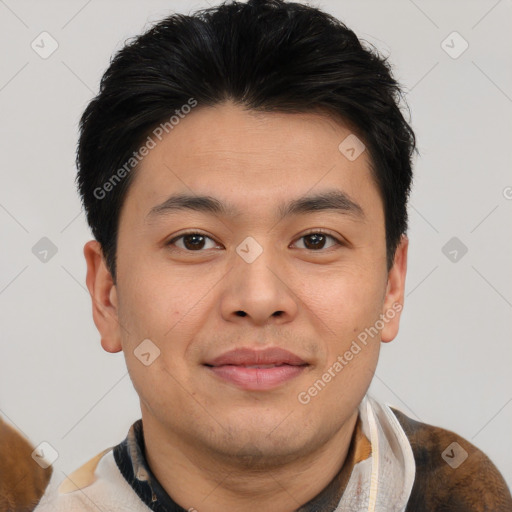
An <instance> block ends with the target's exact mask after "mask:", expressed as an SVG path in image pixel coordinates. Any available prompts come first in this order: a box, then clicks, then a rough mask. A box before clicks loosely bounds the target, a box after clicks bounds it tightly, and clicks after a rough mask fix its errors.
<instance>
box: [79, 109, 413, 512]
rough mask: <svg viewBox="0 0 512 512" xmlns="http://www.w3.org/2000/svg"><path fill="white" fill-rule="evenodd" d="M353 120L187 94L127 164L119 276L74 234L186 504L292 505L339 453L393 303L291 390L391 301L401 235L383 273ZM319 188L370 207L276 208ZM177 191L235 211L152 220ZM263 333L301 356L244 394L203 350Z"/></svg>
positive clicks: (401, 262) (331, 468)
mask: <svg viewBox="0 0 512 512" xmlns="http://www.w3.org/2000/svg"><path fill="white" fill-rule="evenodd" d="M350 133H352V131H351V130H350V129H349V127H348V126H347V125H342V124H341V122H339V121H338V122H337V121H335V120H334V119H332V118H330V117H329V116H328V115H326V114H322V113H307V114H296V113H294V114H288V113H286V114H281V113H256V112H254V111H246V110H244V109H243V108H242V107H240V106H237V105H234V104H233V103H230V102H226V103H223V104H220V105H217V106H215V107H197V108H196V109H194V110H193V111H192V112H191V113H190V114H188V115H187V116H186V117H185V118H184V119H183V120H181V121H180V123H179V125H177V126H176V127H175V128H174V129H173V131H171V132H170V133H169V134H167V135H165V137H164V138H163V140H162V141H161V142H159V143H158V144H157V146H156V147H155V148H154V149H152V150H151V151H150V152H149V154H148V155H147V156H146V157H145V158H144V159H143V161H142V162H141V165H140V167H139V168H138V169H137V171H136V172H137V174H136V175H135V176H134V178H135V180H134V182H133V183H132V185H131V188H130V189H129V191H128V194H127V196H126V199H125V202H124V204H123V207H122V211H121V214H120V229H119V235H118V248H117V283H116V284H115V285H114V283H113V281H112V277H111V275H110V273H109V272H108V270H107V267H106V264H105V260H104V258H103V256H102V252H101V248H100V246H99V244H98V242H96V241H94V240H91V241H89V242H87V244H85V247H84V255H85V258H86V261H87V286H88V289H89V292H90V294H91V297H92V299H93V300H92V303H93V316H94V321H95V324H96V326H97V328H98V330H99V332H100V334H101V344H102V346H103V348H104V349H105V350H106V351H107V352H119V351H120V350H123V352H124V356H125V359H126V364H127V367H128V370H129V373H130V377H131V379H132V382H133V385H134V387H135V389H136V391H137V393H138V394H139V397H140V405H141V412H142V420H143V425H144V438H145V443H146V456H147V458H148V462H149V464H150V467H151V468H152V470H153V471H154V473H155V476H156V477H157V479H158V480H159V481H160V483H161V484H162V486H163V487H164V488H165V489H166V491H167V492H168V493H169V495H170V496H171V497H172V498H173V499H174V500H175V501H176V502H177V503H179V504H180V505H181V506H182V507H183V508H185V509H186V510H188V509H189V508H195V509H197V510H198V511H199V512H218V511H235V510H237V511H238V510H247V511H249V512H251V511H256V510H257V511H261V510H274V511H282V512H287V511H293V510H296V509H297V508H299V507H300V506H301V505H302V504H304V503H306V502H307V501H309V500H310V499H312V498H313V497H315V496H316V495H317V494H318V493H319V492H321V491H322V489H324V488H325V487H326V486H327V484H328V483H329V482H330V481H331V479H332V478H333V477H334V475H335V474H336V473H337V472H338V471H339V469H340V467H341V466H342V465H343V463H344V461H345V458H346V454H347V451H348V448H349V443H350V437H351V434H352V432H353V429H354V425H355V421H356V419H357V407H358V405H359V404H360V402H361V400H362V398H363V397H364V395H365V393H366V391H367V389H368V387H369V385H370V383H371V380H372V377H373V374H374V372H375V368H376V365H377V361H378V356H379V350H380V342H381V341H382V342H389V341H391V340H393V339H394V338H395V336H396V335H397V332H398V328H399V319H400V313H399V312H397V313H396V315H394V318H393V319H390V320H389V321H387V322H386V323H385V325H384V327H383V328H382V330H381V331H380V334H379V335H377V336H375V337H373V338H369V341H368V343H367V345H366V346H364V347H363V348H362V350H361V351H360V352H359V353H358V354H357V355H355V356H354V357H353V359H352V360H351V361H350V362H348V364H347V365H346V366H345V367H344V368H343V370H342V371H340V372H338V373H337V374H336V377H335V378H332V379H331V381H330V382H329V383H328V384H327V385H326V386H325V387H324V388H323V389H322V390H321V391H320V392H318V394H317V395H316V396H314V397H313V398H311V401H310V402H309V403H307V404H302V403H300V402H299V401H298V399H297V397H298V395H299V393H300V392H304V391H307V390H308V389H309V388H310V387H311V386H312V384H313V383H314V382H315V381H317V380H318V379H319V378H321V377H322V375H323V374H324V373H325V372H326V371H327V369H328V368H329V367H332V365H333V363H334V362H335V361H336V360H337V357H338V356H339V355H343V354H344V353H345V352H346V351H347V350H348V349H349V347H350V345H351V343H352V341H353V340H354V339H356V337H357V335H358V334H359V333H360V332H362V331H363V330H364V329H365V328H367V327H370V326H373V325H374V324H375V322H376V321H377V320H378V319H379V318H380V317H379V315H386V313H387V312H388V311H389V310H390V309H392V306H393V304H395V305H396V304H403V299H404V287H405V275H406V268H407V247H408V240H407V238H406V237H405V236H404V237H402V241H401V243H400V245H399V247H398V249H397V251H396V254H395V260H394V265H393V267H392V268H391V270H390V271H389V272H388V271H387V268H386V245H385V228H384V211H383V203H382V200H381V197H380V195H379V192H378V189H377V187H376V184H375V182H374V180H373V178H372V176H371V173H370V168H369V154H368V152H367V151H364V152H363V153H362V154H361V155H360V156H359V157H358V158H357V159H356V160H354V161H350V160H348V159H347V158H346V157H345V156H344V155H343V154H342V153H341V152H340V151H339V149H338V145H339V144H340V142H341V141H343V139H345V137H347V136H348V135H349V134H350ZM327 189H337V190H342V191H343V192H345V193H346V194H348V195H349V196H350V198H351V199H352V200H353V201H354V202H357V203H358V204H359V205H360V206H361V208H362V209H363V211H364V219H361V218H356V217H354V216H351V215H347V214H346V213H345V214H340V213H339V212H333V211H318V212H314V213H306V214H301V215H297V216H294V217H290V218H285V219H283V220H281V221H279V222H277V221H276V208H277V205H278V204H280V203H281V202H283V201H287V200H291V199H294V198H297V197H299V196H302V195H303V194H306V193H311V192H319V191H323V190H327ZM176 192H183V193H193V194H205V195H210V196H214V197H216V198H218V199H219V200H221V201H223V202H229V203H232V204H233V205H234V206H236V207H237V208H238V209H240V214H239V215H238V216H236V217H232V218H231V217H228V216H222V217H217V216H215V215H213V214H207V213H202V212H194V211H180V212H174V213H172V214H169V215H167V216H161V217H160V218H154V219H153V220H147V218H146V216H147V214H148V212H149V211H150V210H151V208H153V207H154V206H155V205H158V204H160V203H162V202H163V201H165V199H166V198H167V197H168V196H169V195H170V194H172V193H176ZM104 200H108V198H106V199H104ZM316 228H318V229H323V230H326V231H328V234H329V235H330V236H331V235H332V236H334V237H335V238H337V239H338V240H339V241H340V242H341V243H342V245H337V244H336V242H335V240H334V239H331V238H329V237H327V238H325V239H324V241H323V245H322V241H321V243H320V244H319V247H320V248H315V247H316V246H315V245H314V244H315V243H316V242H315V240H311V238H308V237H306V238H303V237H304V235H305V234H307V233H308V232H311V231H312V232H315V229H316ZM188 230H197V231H199V232H200V233H201V234H203V235H205V236H208V237H210V238H205V239H204V243H203V245H200V246H199V248H196V249H194V246H193V245H192V243H193V242H194V240H192V243H190V238H189V239H188V244H187V243H185V242H186V239H183V238H182V239H179V240H177V241H176V242H175V243H174V246H166V243H168V242H169V241H170V240H172V239H174V238H175V237H177V236H179V235H180V234H182V233H184V232H185V231H188ZM248 236H251V237H253V238H254V239H255V240H256V241H257V242H258V244H259V245H260V246H261V247H262V248H263V252H262V254H261V255H260V256H259V257H258V258H257V259H256V260H255V261H254V262H252V263H247V262H246V261H245V260H244V259H242V258H241V257H240V256H239V255H238V253H237V252H236V248H237V246H239V245H240V244H241V242H242V241H243V240H244V239H245V238H246V237H248ZM238 311H243V312H245V315H240V314H237V312H238ZM278 311H280V312H281V313H280V314H275V313H276V312H278ZM147 338H149V339H150V340H151V341H152V342H153V343H154V344H155V345H156V346H157V347H158V348H159V350H160V356H159V357H157V358H156V359H155V360H154V361H153V363H152V364H150V365H149V366H146V365H144V364H142V363H141V361H140V360H139V359H138V358H137V357H136V356H135V355H134V350H135V349H136V348H137V346H138V345H139V344H140V343H141V342H142V340H144V339H147ZM268 346H279V347H282V348H285V349H287V350H290V351H292V352H294V353H295V354H297V355H298V356H299V357H301V358H302V359H303V360H305V361H306V362H307V363H309V366H308V367H307V368H306V370H305V371H303V372H302V373H301V374H300V375H298V376H297V377H295V378H293V379H291V380H289V381H287V382H284V383H282V384H280V385H279V386H278V387H276V388H274V389H272V390H266V391H261V390H258V391H248V390H243V389H241V388H239V387H238V386H236V385H234V384H231V383H228V382H225V381H222V380H221V379H219V378H218V377H217V376H216V375H212V374H211V372H210V371H209V370H208V369H207V368H206V367H205V366H204V365H203V363H204V362H205V361H206V360H208V359H211V358H213V357H216V356H218V355H220V354H222V353H224V352H226V351H228V350H231V349H233V348H235V347H251V348H257V349H260V348H264V347H268Z"/></svg>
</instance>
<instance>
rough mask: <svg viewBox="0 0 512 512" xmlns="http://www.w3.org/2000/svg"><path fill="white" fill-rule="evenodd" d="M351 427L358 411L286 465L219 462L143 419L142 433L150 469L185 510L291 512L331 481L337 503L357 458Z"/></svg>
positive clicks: (214, 457)
mask: <svg viewBox="0 0 512 512" xmlns="http://www.w3.org/2000/svg"><path fill="white" fill-rule="evenodd" d="M143 413H144V411H143ZM356 422H357V425H359V423H360V422H359V421H358V411H357V410H355V411H354V413H353V414H352V416H351V417H350V418H349V419H348V420H347V421H346V422H345V423H344V424H343V425H342V427H341V428H340V429H339V430H338V431H337V432H336V434H335V435H334V436H332V437H331V438H330V439H329V440H328V441H327V442H326V443H324V444H323V445H322V446H321V447H320V448H318V449H316V450H314V451H312V452H307V450H306V449H304V450H303V452H302V453H300V454H297V456H296V457H295V458H291V459H290V460H289V461H288V462H286V463H285V464H279V463H277V462H269V463H265V461H264V460H261V459H258V464H255V463H254V462H255V459H253V461H252V464H251V461H249V460H247V459H245V460H241V459H238V458H237V459H235V458H233V457H226V458H222V457H219V454H218V453H217V454H213V453H211V452H209V451H208V449H207V448H206V447H204V446H198V445H193V444H192V443H187V442H184V440H183V438H177V437H176V436H175V435H174V434H173V433H169V432H168V431H166V430H165V427H163V428H162V427H161V426H160V425H159V424H158V423H156V422H154V421H151V418H148V419H145V418H144V414H143V432H144V439H145V447H146V459H147V461H148V464H149V466H150V468H151V470H152V471H153V473H154V475H155V477H156V478H157V479H158V481H159V482H160V484H161V485H162V487H163V488H164V489H165V490H166V492H167V493H168V494H169V496H171V497H172V499H173V500H174V501H175V502H176V503H178V504H180V505H181V506H182V507H183V508H184V509H185V510H191V511H194V510H196V509H197V511H200V512H221V511H222V512H226V511H231V510H232V511H235V510H236V511H238V510H244V511H247V512H253V511H254V512H256V511H258V512H260V511H261V510H273V511H276V512H292V511H296V510H299V509H301V507H302V505H304V504H305V503H308V502H309V501H310V500H312V499H313V498H314V497H315V496H317V495H318V494H319V493H320V492H321V491H322V490H324V489H325V488H326V487H327V486H328V485H329V483H330V482H331V481H332V480H333V479H334V478H335V477H336V482H333V484H336V487H337V490H338V492H337V493H336V492H335V494H336V497H337V499H338V500H339V498H340V497H341V494H342V492H343V488H344V487H345V486H346V483H347V482H348V479H349V477H350V473H351V471H352V467H353V464H354V463H355V457H357V456H358V455H356V454H355V451H354V447H353V445H354V443H352V445H351V440H352V438H353V437H354V435H355V431H356V429H355V426H356ZM351 448H352V449H351ZM349 450H350V451H349ZM249 458H250V456H249ZM340 486H341V487H340ZM308 509H309V507H305V508H303V509H301V510H303V511H304V512H306V510H308ZM311 510H313V509H311ZM315 510H316V511H317V510H318V508H315Z"/></svg>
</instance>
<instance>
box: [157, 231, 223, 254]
mask: <svg viewBox="0 0 512 512" xmlns="http://www.w3.org/2000/svg"><path fill="white" fill-rule="evenodd" d="M207 240H211V241H212V242H213V240H212V239H211V238H210V237H209V236H206V235H203V234H202V233H196V232H190V233H183V234H181V235H180V236H177V237H176V238H173V239H172V240H170V241H169V242H168V243H167V244H166V245H168V246H173V245H175V246H176V247H177V248H178V249H182V250H184V251H189V252H194V251H195V252H200V251H201V250H202V249H204V248H205V245H206V241H207ZM178 241H182V244H181V246H180V245H178V244H177V242H178ZM208 248H209V247H207V249H208Z"/></svg>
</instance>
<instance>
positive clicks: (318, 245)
mask: <svg viewBox="0 0 512 512" xmlns="http://www.w3.org/2000/svg"><path fill="white" fill-rule="evenodd" d="M327 238H330V239H331V240H333V241H334V244H333V245H341V242H340V241H339V240H338V239H337V238H335V237H334V236H332V235H328V234H327V233H323V232H322V231H314V232H312V233H307V234H306V235H302V236H301V237H299V238H298V240H302V239H305V240H309V242H308V243H307V244H304V245H305V246H306V247H304V248H305V249H310V250H313V251H318V250H319V249H325V241H326V239H327ZM206 240H210V241H212V242H214V240H213V239H212V238H210V237H209V236H206V235H203V234H202V233H196V232H192V233H184V234H182V235H180V236H177V237H176V238H173V239H172V240H170V241H169V242H168V243H167V245H168V246H172V245H176V247H178V248H179V249H184V250H186V251H189V252H193V251H195V252H199V251H198V250H200V249H204V248H205V243H206ZM178 241H179V242H182V246H179V245H178ZM206 248H207V249H208V247H206Z"/></svg>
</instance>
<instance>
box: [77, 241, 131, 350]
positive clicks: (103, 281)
mask: <svg viewBox="0 0 512 512" xmlns="http://www.w3.org/2000/svg"><path fill="white" fill-rule="evenodd" d="M84 256H85V261H86V262H87V278H86V283H87V288H88V289H89V293H90V294H91V299H92V316H93V318H94V323H95V324H96V328H97V329H98V331H99V333H100V335H101V346H102V347H103V349H104V350H106V351H107V352H119V351H121V350H122V346H121V336H120V328H119V320H118V312H117V288H116V285H115V284H114V281H113V280H112V276H111V274H110V272H109V271H108V269H107V265H106V262H105V258H104V257H103V251H102V249H101V245H100V243H99V242H98V241H96V240H90V241H89V242H87V243H86V244H85V245H84Z"/></svg>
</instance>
